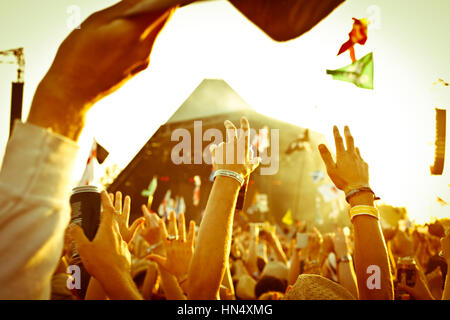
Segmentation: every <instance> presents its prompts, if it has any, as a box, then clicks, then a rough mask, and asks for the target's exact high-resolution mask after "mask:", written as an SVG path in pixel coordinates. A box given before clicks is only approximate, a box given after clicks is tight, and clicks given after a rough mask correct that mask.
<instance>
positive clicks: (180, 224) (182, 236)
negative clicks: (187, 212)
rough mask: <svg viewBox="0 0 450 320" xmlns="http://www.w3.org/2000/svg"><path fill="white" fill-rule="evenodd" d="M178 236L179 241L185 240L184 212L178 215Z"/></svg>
mask: <svg viewBox="0 0 450 320" xmlns="http://www.w3.org/2000/svg"><path fill="white" fill-rule="evenodd" d="M178 236H179V239H180V240H181V241H186V225H185V220H184V213H180V214H179V215H178Z"/></svg>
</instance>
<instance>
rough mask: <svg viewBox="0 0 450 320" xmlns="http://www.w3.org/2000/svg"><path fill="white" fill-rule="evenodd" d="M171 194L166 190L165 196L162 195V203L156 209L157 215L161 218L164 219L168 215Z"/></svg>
mask: <svg viewBox="0 0 450 320" xmlns="http://www.w3.org/2000/svg"><path fill="white" fill-rule="evenodd" d="M171 194H172V191H171V190H170V189H169V190H167V192H166V194H165V195H164V199H163V201H162V202H161V203H160V205H159V207H158V214H159V216H160V217H161V218H164V217H166V216H167V215H168V211H169V206H170V196H171Z"/></svg>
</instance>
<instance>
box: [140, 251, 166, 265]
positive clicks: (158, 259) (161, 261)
mask: <svg viewBox="0 0 450 320" xmlns="http://www.w3.org/2000/svg"><path fill="white" fill-rule="evenodd" d="M145 259H147V260H150V261H153V262H156V263H157V264H158V265H160V266H161V267H163V268H164V269H165V268H166V264H167V258H166V257H163V256H160V255H159V254H154V253H152V254H150V255H148V256H146V257H145Z"/></svg>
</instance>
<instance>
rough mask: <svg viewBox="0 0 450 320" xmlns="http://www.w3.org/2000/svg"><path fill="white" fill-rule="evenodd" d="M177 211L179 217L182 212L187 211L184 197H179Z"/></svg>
mask: <svg viewBox="0 0 450 320" xmlns="http://www.w3.org/2000/svg"><path fill="white" fill-rule="evenodd" d="M175 213H176V214H177V217H178V215H179V214H180V213H183V214H184V213H186V203H185V202H184V197H177V200H176V205H175Z"/></svg>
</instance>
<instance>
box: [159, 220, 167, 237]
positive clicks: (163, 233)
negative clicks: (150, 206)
mask: <svg viewBox="0 0 450 320" xmlns="http://www.w3.org/2000/svg"><path fill="white" fill-rule="evenodd" d="M158 226H159V231H160V232H161V239H162V240H164V241H167V237H168V236H169V234H168V233H167V228H166V224H165V223H164V221H163V220H162V219H160V220H159V221H158Z"/></svg>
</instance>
